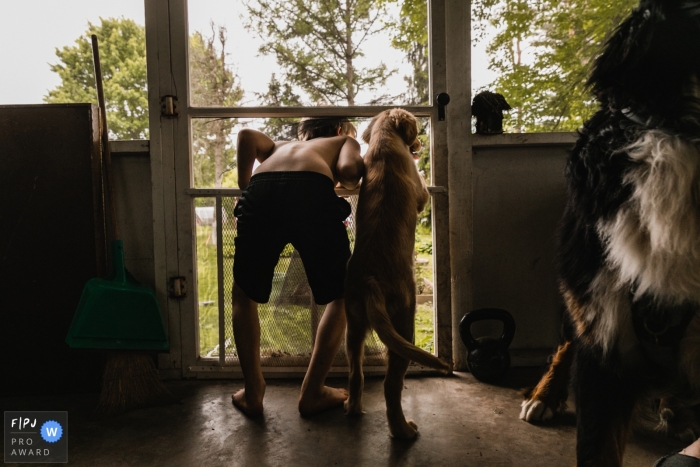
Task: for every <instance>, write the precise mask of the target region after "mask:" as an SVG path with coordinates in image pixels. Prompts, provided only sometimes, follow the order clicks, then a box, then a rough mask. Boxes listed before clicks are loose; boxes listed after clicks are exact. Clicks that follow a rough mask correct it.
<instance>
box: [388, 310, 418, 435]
mask: <svg viewBox="0 0 700 467" xmlns="http://www.w3.org/2000/svg"><path fill="white" fill-rule="evenodd" d="M411 298H413V297H411ZM415 306H416V305H415V298H413V299H412V300H410V302H409V304H408V307H406V308H405V309H400V310H397V311H395V312H394V313H392V315H393V316H392V324H393V325H394V328H395V329H396V332H398V333H399V334H400V335H401V337H403V338H404V339H406V340H407V341H408V342H413V333H414V329H415V322H414V320H415V317H414V313H413V310H415ZM409 363H410V361H409V360H407V359H405V358H403V357H401V356H399V354H397V353H394V352H392V351H391V350H389V362H388V366H387V370H386V378H385V379H384V400H385V402H386V417H387V420H388V422H389V431H390V432H391V436H393V437H394V438H397V439H414V438H415V437H416V436H418V425H416V424H415V423H414V422H413V420H406V417H405V416H404V413H403V408H402V407H401V393H402V391H403V384H404V376H405V375H406V370H407V369H408V365H409Z"/></svg>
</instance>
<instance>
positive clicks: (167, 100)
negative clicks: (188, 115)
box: [160, 95, 180, 118]
mask: <svg viewBox="0 0 700 467" xmlns="http://www.w3.org/2000/svg"><path fill="white" fill-rule="evenodd" d="M160 114H161V115H162V116H163V117H168V118H175V117H177V116H179V115H180V109H178V106H177V96H170V95H168V96H163V97H161V98H160Z"/></svg>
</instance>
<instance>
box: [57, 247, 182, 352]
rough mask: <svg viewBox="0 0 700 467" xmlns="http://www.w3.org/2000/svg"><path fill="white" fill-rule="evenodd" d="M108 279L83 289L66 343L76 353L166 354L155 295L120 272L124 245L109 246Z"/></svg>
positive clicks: (95, 280)
mask: <svg viewBox="0 0 700 467" xmlns="http://www.w3.org/2000/svg"><path fill="white" fill-rule="evenodd" d="M112 264H113V271H112V275H111V276H109V277H107V278H105V279H90V280H89V281H88V283H87V284H85V287H84V288H83V294H82V296H81V297H80V302H79V303H78V309H77V310H76V312H75V315H74V316H73V322H72V323H71V326H70V329H69V331H68V336H67V337H66V343H67V344H68V345H69V346H70V347H72V348H80V349H120V350H158V351H167V350H168V348H169V346H168V338H167V336H166V334H165V326H163V318H162V317H161V314H160V307H159V306H158V300H157V299H156V295H155V293H154V292H153V290H151V289H150V288H148V287H144V286H142V285H139V283H138V282H136V281H135V280H134V279H133V278H132V277H131V276H130V275H129V274H128V272H127V271H126V269H125V268H124V245H123V243H122V241H121V240H114V241H113V242H112Z"/></svg>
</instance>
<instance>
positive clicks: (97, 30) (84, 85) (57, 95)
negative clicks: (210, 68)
mask: <svg viewBox="0 0 700 467" xmlns="http://www.w3.org/2000/svg"><path fill="white" fill-rule="evenodd" d="M92 34H95V35H97V40H98V43H99V49H100V66H101V68H102V81H103V88H104V94H105V106H106V108H107V125H108V127H109V130H110V132H111V133H112V136H113V137H114V138H116V139H141V138H148V95H147V88H146V84H147V78H146V33H145V29H144V27H143V26H141V25H138V24H136V23H135V22H134V21H133V20H130V19H125V18H107V19H104V18H100V24H99V25H95V24H92V23H90V22H88V29H87V31H85V35H84V36H81V37H79V38H78V39H76V40H75V45H74V46H65V47H63V48H61V49H58V48H57V49H56V56H57V57H58V60H59V63H57V64H53V65H50V67H51V71H53V72H55V73H58V75H59V76H60V78H61V84H59V85H58V86H57V87H56V88H55V89H52V90H50V91H49V92H48V94H47V95H46V96H44V102H47V103H52V104H58V103H77V102H86V103H87V102H90V103H93V104H97V91H96V90H95V71H94V66H93V61H92V42H91V39H90V36H91V35H92Z"/></svg>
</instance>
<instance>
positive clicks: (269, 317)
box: [197, 226, 434, 356]
mask: <svg viewBox="0 0 700 467" xmlns="http://www.w3.org/2000/svg"><path fill="white" fill-rule="evenodd" d="M210 235H211V227H210V226H198V227H197V295H198V302H199V351H200V355H201V356H206V355H208V354H210V353H211V355H212V356H218V352H212V351H213V350H215V348H216V347H217V345H218V344H219V308H218V300H219V298H218V282H217V266H216V246H215V245H213V244H212V242H211V238H210ZM229 243H232V241H229V239H228V238H227V239H226V242H225V245H226V246H228V244H229ZM416 245H417V251H418V254H417V258H419V259H423V260H427V262H424V263H422V264H419V265H418V266H417V267H416V282H417V283H422V279H423V278H427V279H428V280H429V281H431V282H432V280H433V277H432V274H433V258H432V254H431V252H429V251H428V250H429V248H428V247H429V246H431V245H432V236H431V234H430V233H429V232H421V233H417V234H416ZM232 250H233V249H232V248H231V247H228V248H225V249H224V251H225V256H231V255H232ZM289 261H290V259H289V258H285V257H283V258H281V260H280V262H279V263H278V265H277V267H276V269H275V272H277V273H280V274H284V272H285V271H286V270H287V267H288V265H289ZM231 262H232V261H231V258H230V257H227V258H225V261H224V274H225V277H227V276H228V279H229V282H230V274H231ZM281 286H282V283H281V281H276V282H274V283H273V292H272V296H271V300H270V304H268V305H261V306H260V307H259V314H260V326H261V330H262V333H261V334H262V335H261V339H260V347H261V354H262V355H263V356H290V355H291V356H307V355H308V354H309V352H310V348H311V329H312V323H311V312H310V309H309V308H308V307H307V306H299V305H290V304H286V305H280V306H273V305H272V304H273V302H274V300H275V297H276V296H277V295H278V293H279V289H280V288H281ZM229 287H230V285H229ZM230 293H231V292H230V289H229V290H226V291H225V293H224V297H225V300H226V301H227V302H228V304H227V305H226V312H225V316H226V319H227V320H228V323H227V326H228V327H229V330H228V334H230V326H231V323H230V319H231V305H230ZM433 335H434V326H433V304H432V302H428V303H424V304H421V305H418V306H417V310H416V333H415V343H416V345H417V346H419V347H421V348H422V349H424V350H426V351H429V352H433V351H434V339H433ZM228 348H229V347H227V349H228ZM229 352H230V350H229Z"/></svg>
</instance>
